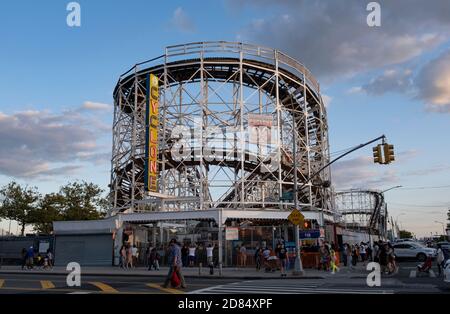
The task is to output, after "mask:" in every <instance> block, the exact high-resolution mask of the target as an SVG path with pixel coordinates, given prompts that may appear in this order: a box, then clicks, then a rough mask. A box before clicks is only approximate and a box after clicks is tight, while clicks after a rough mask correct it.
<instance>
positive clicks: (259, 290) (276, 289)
mask: <svg viewBox="0 0 450 314" xmlns="http://www.w3.org/2000/svg"><path fill="white" fill-rule="evenodd" d="M284 283H285V285H282V284H281V283H272V282H258V281H244V282H234V283H230V284H223V285H217V286H213V287H207V288H203V289H199V290H195V291H191V292H189V293H190V294H232V293H235V294H240V293H245V294H247V293H248V294H296V293H297V294H315V293H337V294H392V293H394V291H393V290H381V289H373V288H367V289H365V288H364V287H355V288H351V287H337V288H327V287H321V285H320V284H318V283H311V282H307V283H298V282H297V283H295V282H287V281H286V282H284Z"/></svg>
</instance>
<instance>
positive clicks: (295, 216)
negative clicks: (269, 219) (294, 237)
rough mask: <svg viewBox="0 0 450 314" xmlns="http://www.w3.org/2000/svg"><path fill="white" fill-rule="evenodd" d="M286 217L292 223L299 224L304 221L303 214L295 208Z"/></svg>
mask: <svg viewBox="0 0 450 314" xmlns="http://www.w3.org/2000/svg"><path fill="white" fill-rule="evenodd" d="M288 219H289V221H290V222H292V223H293V224H294V225H301V224H303V222H304V221H305V216H303V214H302V213H301V212H300V211H299V210H298V209H297V208H296V209H294V210H293V211H292V212H291V213H290V215H289V216H288Z"/></svg>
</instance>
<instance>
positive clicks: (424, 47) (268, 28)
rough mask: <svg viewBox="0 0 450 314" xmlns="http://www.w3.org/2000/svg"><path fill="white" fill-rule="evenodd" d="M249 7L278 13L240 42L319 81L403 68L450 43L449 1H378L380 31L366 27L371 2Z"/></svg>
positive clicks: (266, 0)
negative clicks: (281, 57)
mask: <svg viewBox="0 0 450 314" xmlns="http://www.w3.org/2000/svg"><path fill="white" fill-rule="evenodd" d="M232 3H235V2H232ZM246 4H247V5H252V6H253V7H255V8H261V11H262V10H263V9H264V10H265V11H266V12H267V11H268V12H270V11H271V10H272V11H273V12H274V13H273V14H272V16H269V17H266V18H265V19H257V20H254V21H253V22H252V23H250V24H249V25H248V26H247V28H246V29H243V30H242V34H241V35H242V37H243V38H244V39H248V40H249V41H250V42H256V43H259V44H261V45H267V46H272V47H274V48H278V49H281V50H283V51H285V52H286V53H288V54H290V55H292V56H293V57H296V58H297V59H298V60H299V61H300V62H302V63H304V64H305V66H306V67H308V68H310V70H311V71H312V73H313V75H315V76H318V77H319V79H325V78H327V79H336V78H342V76H343V75H344V76H351V75H354V74H355V73H360V72H367V71H369V70H372V69H376V68H379V67H383V66H392V65H397V64H401V63H404V62H406V61H409V60H411V59H412V58H415V57H417V56H419V55H421V54H423V53H424V52H427V51H430V50H432V49H434V48H435V47H436V46H437V45H439V44H440V43H442V42H444V41H446V40H448V39H449V38H450V14H448V12H450V2H448V1H447V0H436V1H433V5H430V4H428V3H426V2H423V1H420V0H397V1H380V4H381V8H382V26H381V27H375V28H371V27H368V26H367V24H366V17H367V14H368V12H367V11H366V5H367V3H366V2H361V1H360V0H348V1H346V3H345V5H342V3H339V2H338V1H332V0H328V1H317V0H308V1H306V0H284V1H276V2H275V1H270V0H262V1H261V0H259V1H255V0H253V1H250V2H246ZM256 12H257V11H256ZM444 12H445V13H444ZM286 14H289V18H285V17H284V16H285V15H286ZM294 16H295V18H292V17H294ZM255 21H256V22H255Z"/></svg>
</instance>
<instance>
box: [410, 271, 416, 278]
mask: <svg viewBox="0 0 450 314" xmlns="http://www.w3.org/2000/svg"><path fill="white" fill-rule="evenodd" d="M416 275H417V271H415V270H411V272H410V273H409V278H416Z"/></svg>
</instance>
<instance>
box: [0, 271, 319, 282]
mask: <svg viewBox="0 0 450 314" xmlns="http://www.w3.org/2000/svg"><path fill="white" fill-rule="evenodd" d="M0 274H6V275H7V274H11V275H47V274H50V275H54V276H67V274H68V273H62V272H57V273H56V272H55V273H53V272H51V271H49V272H44V271H43V272H39V271H1V270H0ZM82 275H84V276H108V277H142V278H145V277H160V278H165V277H166V275H164V274H155V275H152V274H148V275H143V274H133V273H130V274H117V273H109V274H108V273H85V274H82ZM184 277H185V278H191V279H192V278H201V279H242V280H262V279H325V277H322V276H292V275H291V276H288V277H263V276H218V275H200V276H199V275H184Z"/></svg>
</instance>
